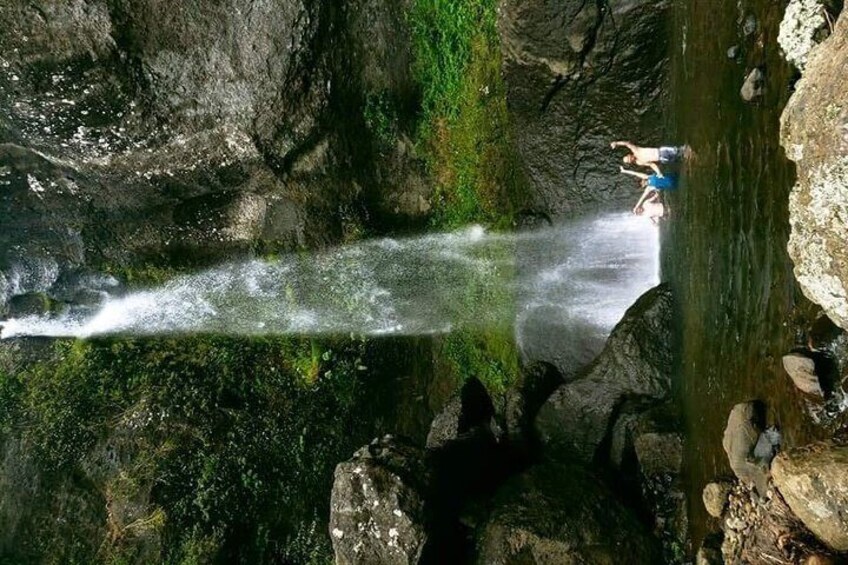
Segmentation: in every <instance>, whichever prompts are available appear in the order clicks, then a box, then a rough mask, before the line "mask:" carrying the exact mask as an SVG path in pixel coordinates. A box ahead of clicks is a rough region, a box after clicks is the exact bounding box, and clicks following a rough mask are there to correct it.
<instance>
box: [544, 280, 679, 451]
mask: <svg viewBox="0 0 848 565" xmlns="http://www.w3.org/2000/svg"><path fill="white" fill-rule="evenodd" d="M671 314H672V297H671V290H670V289H669V287H668V286H667V285H660V286H658V287H656V288H654V289H652V290H650V291H648V292H646V293H645V294H644V295H642V296H641V297H640V298H639V300H637V301H636V303H635V304H634V305H633V306H631V307H630V308H629V309H628V310H627V312H626V313H625V314H624V317H623V318H622V320H621V321H620V322H619V323H618V325H617V326H616V327H615V329H613V331H612V333H611V334H610V337H609V340H608V341H607V344H606V346H605V347H604V350H603V351H602V352H601V354H600V355H599V356H598V358H597V359H596V360H595V362H594V363H593V364H592V365H591V366H590V367H589V369H588V370H587V372H586V373H585V374H584V375H583V376H582V377H580V378H578V379H577V380H575V381H571V382H569V383H566V384H564V385H562V386H560V387H559V388H557V389H556V391H554V393H553V394H552V395H551V397H550V398H549V399H548V400H547V401H546V402H545V404H544V405H542V408H541V409H540V410H539V414H538V415H537V417H536V429H537V430H538V433H539V438H540V440H541V441H542V442H543V444H546V446H547V447H548V449H549V451H557V452H562V453H564V454H567V455H569V456H572V457H575V458H576V459H578V460H581V461H584V462H589V461H591V460H592V459H593V458H594V456H595V452H596V451H597V449H598V447H599V446H600V444H601V442H602V441H603V440H604V438H606V437H607V436H608V434H609V433H610V432H611V428H612V424H613V422H612V421H611V418H612V417H613V415H614V414H615V413H616V410H618V409H619V408H621V406H622V404H623V403H624V402H625V401H626V402H629V403H631V404H632V403H634V402H637V403H638V402H639V401H640V400H641V401H648V402H649V403H654V402H656V401H659V400H662V399H664V398H666V397H667V396H668V394H669V391H670V389H671V370H672V368H671V339H672V338H671Z"/></svg>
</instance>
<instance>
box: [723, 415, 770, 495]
mask: <svg viewBox="0 0 848 565" xmlns="http://www.w3.org/2000/svg"><path fill="white" fill-rule="evenodd" d="M762 431H763V426H762V407H761V406H759V405H758V404H757V403H755V402H742V403H740V404H737V405H736V406H734V407H733V410H731V411H730V415H729V416H728V417H727V427H725V429H724V437H723V438H722V440H721V445H722V447H724V451H725V453H726V454H727V459H728V462H729V463H730V468H731V469H733V473H734V474H735V475H736V477H737V478H739V480H740V481H742V482H743V483H745V484H753V485H754V486H755V487H756V488H757V491H758V492H760V493H765V492H766V489H767V486H768V478H769V474H768V472H769V471H768V465H766V464H764V463H763V462H762V461H759V460H757V459H756V458H755V457H754V448H755V447H756V445H757V442H758V441H759V438H760V434H761V433H762Z"/></svg>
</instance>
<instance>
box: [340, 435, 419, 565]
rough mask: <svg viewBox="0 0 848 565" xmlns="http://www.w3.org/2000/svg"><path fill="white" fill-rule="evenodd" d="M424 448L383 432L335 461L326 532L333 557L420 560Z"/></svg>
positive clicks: (367, 560) (402, 561)
mask: <svg viewBox="0 0 848 565" xmlns="http://www.w3.org/2000/svg"><path fill="white" fill-rule="evenodd" d="M423 461H424V454H423V452H422V451H421V450H420V449H418V448H415V447H412V446H410V445H406V444H404V443H403V442H400V441H398V440H395V439H394V438H392V437H391V436H386V437H384V438H382V439H380V440H374V442H372V443H371V444H370V445H368V446H366V447H363V448H362V449H360V450H359V451H357V452H356V453H355V454H354V455H353V458H351V459H350V460H348V461H345V462H343V463H339V465H338V466H336V472H335V480H334V482H333V491H332V495H331V498H330V537H331V539H332V542H333V550H334V551H335V555H336V563H339V564H352V563H375V564H376V563H396V564H404V565H406V564H413V563H420V562H421V558H422V554H423V552H424V548H425V545H426V544H427V541H428V539H429V538H428V532H427V527H428V525H429V523H428V514H427V513H428V509H427V503H426V496H427V490H428V488H429V472H428V471H427V469H426V467H425V466H424V463H423Z"/></svg>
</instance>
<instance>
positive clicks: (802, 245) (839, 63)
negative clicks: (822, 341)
mask: <svg viewBox="0 0 848 565" xmlns="http://www.w3.org/2000/svg"><path fill="white" fill-rule="evenodd" d="M846 60H848V18H845V17H841V18H840V19H839V20H838V21H837V22H836V25H835V27H834V33H833V35H831V36H830V37H829V38H828V39H827V40H825V41H824V42H822V44H821V45H819V46H818V47H817V48H816V49H814V50H812V51H811V52H810V53H809V55H808V59H807V64H806V67H805V72H804V75H803V76H802V78H801V80H800V81H798V83H797V84H796V87H795V93H794V94H793V95H792V97H791V98H790V99H789V102H788V104H787V106H786V108H785V110H784V112H783V115H782V116H781V144H782V145H783V147H784V149H785V150H786V154H787V156H789V158H790V159H792V160H794V161H795V163H796V169H797V174H798V181H797V183H796V184H795V186H794V187H793V189H792V192H791V194H790V197H789V219H790V224H791V227H792V231H791V235H790V238H789V246H788V249H789V255H790V256H791V258H792V261H793V262H794V264H795V269H794V272H795V277H796V279H797V280H798V283H799V284H800V286H801V289H802V290H803V292H804V294H805V295H806V296H807V297H808V298H809V299H810V300H812V301H813V302H816V303H817V304H819V305H821V306H822V308H823V309H824V311H825V313H826V314H827V315H828V317H830V318H831V319H832V320H833V321H834V322H835V323H836V324H837V325H839V326H840V327H842V328H843V329H845V328H848V216H847V215H846V214H844V213H843V212H842V211H844V210H846V209H848V78H846V74H845V73H844V65H845V61H846Z"/></svg>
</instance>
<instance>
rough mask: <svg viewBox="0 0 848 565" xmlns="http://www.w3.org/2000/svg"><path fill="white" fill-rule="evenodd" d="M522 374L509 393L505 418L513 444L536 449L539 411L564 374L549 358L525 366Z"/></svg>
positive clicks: (561, 380)
mask: <svg viewBox="0 0 848 565" xmlns="http://www.w3.org/2000/svg"><path fill="white" fill-rule="evenodd" d="M521 377H522V382H521V384H520V385H519V386H518V387H517V388H515V389H511V390H509V391H507V393H506V399H505V402H504V414H503V419H504V425H505V427H506V438H507V440H508V441H509V443H510V445H511V447H512V448H514V449H518V450H519V451H523V452H529V451H533V450H535V448H536V443H537V439H538V438H537V437H536V431H535V428H534V426H533V421H534V420H535V418H536V414H537V413H538V412H539V409H540V408H541V407H542V405H543V404H544V403H545V401H546V400H547V399H548V398H549V397H550V395H551V393H553V391H554V390H556V388H557V387H558V386H560V385H561V384H562V383H563V378H562V375H560V373H559V371H557V369H556V367H554V366H553V365H551V364H550V363H545V362H536V363H533V364H531V365H530V366H529V367H526V368H524V369H523V370H522V375H521ZM525 455H529V453H526V454H525Z"/></svg>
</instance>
